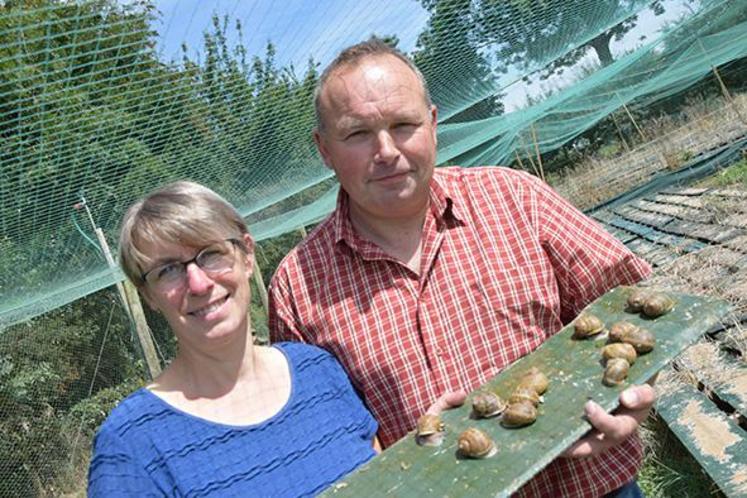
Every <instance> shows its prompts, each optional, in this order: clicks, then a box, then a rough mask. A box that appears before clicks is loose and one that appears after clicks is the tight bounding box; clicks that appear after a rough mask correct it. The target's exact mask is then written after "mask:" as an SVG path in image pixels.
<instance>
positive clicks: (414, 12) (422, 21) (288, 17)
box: [154, 0, 428, 69]
mask: <svg viewBox="0 0 747 498" xmlns="http://www.w3.org/2000/svg"><path fill="white" fill-rule="evenodd" d="M155 3H156V6H157V9H158V10H159V11H160V12H161V14H162V15H161V16H160V19H159V20H158V21H157V22H156V23H155V25H154V27H155V29H156V30H157V31H158V33H159V37H158V42H159V46H158V48H159V50H160V53H161V58H162V59H163V60H167V61H168V60H172V59H180V58H181V51H180V45H181V43H182V42H186V43H187V46H188V47H190V54H191V55H193V56H195V55H196V54H197V48H198V47H200V46H201V45H202V36H203V32H204V31H205V30H206V29H209V28H210V26H211V22H212V21H211V17H212V15H213V13H217V14H218V15H219V16H221V17H222V16H223V15H226V14H227V15H228V16H229V18H230V19H232V20H235V19H238V20H240V21H241V23H242V29H243V32H244V37H243V40H242V41H243V44H244V46H245V47H246V48H247V51H248V53H250V54H254V55H260V56H262V55H263V54H264V52H265V47H266V46H267V42H268V41H272V42H273V44H274V45H275V46H276V48H277V55H276V60H277V62H278V65H280V66H283V65H286V64H287V63H289V62H290V63H293V64H294V66H295V67H296V68H298V69H303V68H305V67H306V63H307V60H308V57H309V55H313V57H314V59H315V60H316V61H317V62H321V63H322V65H324V64H326V63H327V62H329V61H331V60H332V58H333V57H334V55H335V54H336V52H337V51H339V49H340V48H342V47H344V46H347V45H350V44H353V43H356V42H359V41H362V40H364V39H366V38H368V37H369V36H370V35H371V34H373V33H376V34H378V35H387V34H397V35H398V36H399V38H400V45H399V47H400V48H401V49H403V50H404V51H406V52H409V51H411V50H412V49H413V48H414V47H415V42H416V39H417V35H418V34H419V33H420V32H421V31H422V30H423V29H424V28H425V25H426V23H427V21H428V12H427V11H425V10H424V9H423V8H422V7H421V6H420V2H418V1H416V0H377V1H375V2H366V1H362V0H275V1H272V0H156V2H155ZM233 24H234V21H230V22H229V26H230V29H229V35H230V38H229V41H232V42H235V41H236V39H237V37H236V31H235V29H233Z"/></svg>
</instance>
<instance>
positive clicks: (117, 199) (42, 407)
mask: <svg viewBox="0 0 747 498" xmlns="http://www.w3.org/2000/svg"><path fill="white" fill-rule="evenodd" d="M372 34H375V35H377V36H379V37H380V38H383V39H384V40H386V41H387V42H389V43H392V44H396V45H397V47H398V48H400V49H401V50H402V51H403V52H405V53H407V54H408V55H409V56H411V57H412V59H413V60H414V62H415V63H416V64H417V66H418V67H419V68H420V69H421V71H422V72H423V74H424V75H425V77H426V79H427V81H428V84H429V88H430V92H431V95H432V98H433V101H434V103H435V104H436V105H437V106H438V117H439V125H438V134H439V136H438V163H439V164H440V165H447V164H457V165H462V166H467V167H469V166H473V165H498V164H502V165H509V164H510V165H513V166H514V167H520V168H526V169H528V170H529V169H534V168H541V167H542V165H541V163H540V162H539V158H538V157H537V156H543V157H547V156H548V155H549V156H552V155H553V154H557V155H558V156H559V155H560V154H561V152H562V151H567V150H581V151H582V152H583V149H584V147H586V146H587V145H588V143H589V141H590V140H591V141H593V140H595V138H594V135H593V133H595V130H598V129H600V128H602V127H603V126H606V127H607V128H605V130H606V131H605V133H607V132H609V131H610V130H612V132H610V133H620V136H623V133H622V132H623V131H625V132H626V133H627V134H628V136H630V135H639V136H640V137H641V138H642V139H645V138H646V137H648V138H651V136H652V134H650V132H649V130H646V129H632V127H631V121H632V120H630V121H629V120H627V118H626V123H627V124H624V123H622V124H621V123H618V121H619V120H614V119H610V117H611V118H614V116H615V113H616V114H617V115H618V116H625V115H631V114H636V113H638V114H641V113H645V112H646V111H647V109H649V108H651V107H652V106H654V105H657V104H660V103H662V102H666V101H667V99H670V100H672V99H678V98H682V97H681V95H682V92H683V91H690V90H692V89H693V88H697V85H701V84H703V82H704V81H707V80H706V78H710V83H709V84H710V85H711V86H714V87H715V85H716V83H715V80H714V79H713V75H714V74H719V73H717V72H716V69H715V68H718V69H719V70H720V71H721V72H722V74H724V75H725V77H731V79H732V81H737V82H743V81H745V80H747V78H744V75H743V74H741V75H740V74H738V72H739V71H744V68H745V67H747V64H745V55H747V2H744V1H736V0H655V1H653V2H652V1H651V0H645V1H644V0H616V1H612V0H562V1H561V0H541V1H540V0H538V1H527V0H420V1H414V0H410V1H403V0H382V1H380V2H361V1H360V0H335V1H328V2H316V1H311V0H288V1H284V2H273V1H269V0H255V1H251V2H243V1H238V0H237V1H230V2H227V1H223V2H219V1H218V0H211V1H208V0H200V1H199V2H198V1H197V0H183V1H182V0H180V1H179V2H171V1H167V0H159V1H155V0H153V1H149V0H128V1H121V0H75V1H69V0H4V1H3V0H0V454H2V455H3V457H4V458H3V459H2V461H1V462H0V498H1V497H3V496H32V495H44V496H53V495H59V494H75V493H76V492H77V493H82V488H83V487H84V483H85V472H86V468H87V460H86V459H87V455H88V454H89V451H90V440H91V436H92V434H93V432H94V431H95V429H96V427H98V425H99V424H100V423H101V421H102V420H103V419H104V417H105V416H106V414H107V413H108V411H109V410H110V409H111V408H112V407H113V406H114V405H115V404H116V403H117V401H118V400H120V399H121V398H122V397H123V396H124V395H126V394H127V393H129V392H131V391H132V390H133V389H134V388H135V387H137V386H138V385H140V384H141V383H142V382H143V381H144V380H145V379H147V378H148V377H149V376H150V375H151V374H152V372H153V370H152V368H150V370H149V367H151V366H152V365H151V361H152V360H149V359H148V356H147V354H143V352H142V351H141V350H140V345H139V344H140V341H138V340H136V330H135V329H134V328H133V324H132V321H131V320H130V318H129V316H128V314H127V312H125V310H124V308H123V305H122V302H123V300H122V299H121V294H120V293H121V292H124V291H123V290H122V289H119V290H116V289H115V288H114V287H112V285H113V284H115V283H118V282H120V281H121V280H122V279H123V275H122V273H121V272H120V270H118V269H117V268H116V267H115V266H114V262H113V261H111V260H107V253H106V249H105V245H106V244H105V241H107V240H108V241H109V244H111V245H112V247H111V249H112V252H114V253H116V249H117V248H116V247H115V244H116V239H117V230H118V224H119V221H120V219H121V217H122V215H123V213H124V211H125V210H126V209H127V207H128V206H129V205H130V204H131V203H132V202H133V201H134V200H136V199H137V198H139V197H141V196H143V195H144V194H146V193H147V192H150V191H152V190H153V189H155V188H156V187H158V186H160V185H163V184H164V183H167V182H169V181H175V180H181V179H190V180H193V181H197V182H200V183H203V184H205V185H207V186H209V187H211V188H212V189H214V190H216V191H217V192H219V193H220V194H222V195H223V196H224V197H226V198H227V199H228V200H229V201H230V202H231V203H233V204H234V205H235V206H237V208H238V209H239V211H240V213H241V214H242V215H243V216H245V217H246V218H247V220H248V221H249V223H250V229H251V231H252V233H253V235H254V236H255V238H256V239H257V240H259V241H262V240H266V239H269V238H271V237H276V236H280V235H284V234H289V233H291V232H293V231H294V230H296V229H298V228H300V227H305V226H307V225H310V224H313V223H315V222H317V221H319V220H321V219H323V218H324V217H325V216H326V215H327V214H328V213H329V212H330V211H331V210H332V209H333V208H334V205H335V200H336V196H337V192H338V186H337V184H336V181H335V180H334V178H333V175H332V173H331V171H330V170H329V169H327V168H326V167H325V166H324V165H323V164H322V162H321V160H320V158H319V156H318V154H317V152H316V149H315V146H314V143H313V140H312V134H311V132H312V129H313V127H314V125H315V117H314V107H313V102H312V97H313V93H314V88H315V86H316V84H317V81H318V78H319V75H320V73H321V71H322V68H323V67H324V66H325V65H326V64H328V63H329V62H330V61H331V60H332V59H333V58H334V57H335V55H336V54H337V53H338V52H339V51H340V50H341V49H342V48H344V47H345V46H348V45H350V44H353V43H356V42H359V41H362V40H364V39H367V38H368V37H369V36H370V35H372ZM718 81H719V82H720V84H721V85H722V86H723V82H722V81H721V80H720V78H719V80H718ZM742 87H744V85H742ZM724 93H725V92H724ZM743 97H744V96H740V97H739V98H742V99H743ZM727 111H728V112H727ZM727 111H724V112H723V113H721V111H718V112H719V116H718V118H719V120H724V119H726V118H727V117H728V121H730V122H732V121H733V122H741V123H743V124H744V126H743V127H739V126H737V127H736V128H734V127H732V128H734V129H733V130H731V129H730V131H728V133H729V135H728V137H731V138H734V137H736V136H739V135H743V134H744V129H745V128H744V127H745V126H747V122H745V116H744V115H743V114H744V112H743V114H740V115H734V116H732V114H734V113H737V114H738V113H739V107H738V106H731V107H730V108H729V109H728V110H727ZM710 112H711V114H713V112H714V111H712V110H711V111H710ZM708 119H712V118H710V117H709V118H708ZM612 124H614V125H615V126H616V127H617V128H618V129H617V131H615V129H614V128H611V126H612ZM633 124H635V122H634V121H633ZM621 126H622V127H626V126H627V130H621V129H620V127H621ZM740 126H741V125H740ZM635 127H636V128H637V127H638V125H637V124H635ZM724 136H727V135H724ZM731 138H729V139H731ZM690 139H691V138H688V140H690ZM718 140H723V137H721V138H718ZM623 142H624V139H623ZM596 145H598V144H596ZM625 146H626V147H627V144H626V145H625ZM656 148H657V147H656V146H655V145H651V144H649V149H646V151H645V152H646V154H645V155H641V157H644V158H648V157H654V158H656V157H657V156H656V154H660V151H658V150H654V151H653V152H651V150H650V149H656ZM709 148H710V146H709ZM641 149H643V147H641ZM631 157H632V155H631ZM535 158H536V159H535ZM647 160H648V159H644V160H642V161H643V162H645V161H647ZM611 164H612V163H611ZM618 164H619V165H621V166H620V167H621V168H623V167H624V168H628V166H629V165H626V164H624V161H623V160H622V159H620V162H618V163H614V164H613V166H614V167H617V166H615V165H618ZM628 169H629V170H630V171H629V173H631V174H632V173H635V174H636V175H637V176H636V181H637V179H638V177H643V176H646V175H649V173H650V171H651V168H648V167H646V166H645V165H644V166H642V167H640V168H632V167H630V168H628ZM633 170H635V171H633ZM541 171H542V170H541V169H540V172H541ZM641 172H643V173H641ZM606 174H607V176H606V177H605V178H614V179H616V180H626V179H627V178H628V176H630V175H616V174H615V173H614V172H610V171H607V172H606ZM626 181H627V180H626ZM605 183H606V184H612V183H614V182H613V181H612V180H610V181H605ZM633 183H634V180H630V182H628V183H625V185H626V187H624V188H628V186H630V185H631V184H633ZM569 188H570V186H568V185H566V191H568V190H567V189H569ZM590 188H591V189H594V190H601V186H599V185H596V184H595V185H593V186H592V187H590ZM597 200H598V199H597ZM294 236H295V234H294ZM291 238H292V236H291V235H287V237H286V238H285V239H283V240H284V243H286V244H285V245H288V244H287V242H288V241H289V240H290V239H291ZM296 240H298V239H296ZM291 242H292V241H291ZM265 245H266V246H268V247H267V248H265V249H264V250H265V251H267V252H270V251H273V250H274V251H276V252H279V251H280V250H279V249H277V248H270V247H269V246H271V244H269V243H268V244H265ZM283 247H285V246H283ZM280 256H281V255H278V254H273V256H272V257H273V258H274V259H276V260H277V259H279V257H280ZM265 278H267V275H266V276H265ZM259 287H261V286H259ZM84 296H87V297H86V299H79V298H81V297H84ZM252 306H253V308H252V313H254V312H255V311H256V309H255V308H257V309H259V308H260V306H259V305H258V304H256V303H255V304H253V305H252ZM146 313H148V310H147V309H146ZM253 316H256V315H253ZM159 320H160V322H159ZM255 321H256V322H257V324H255V332H256V331H257V330H258V329H259V328H260V327H261V326H260V325H259V322H262V321H263V320H255ZM265 322H266V320H265ZM148 323H149V324H150V326H151V329H152V334H153V336H154V337H153V339H154V342H155V350H156V352H157V354H158V356H159V357H160V360H162V361H163V360H165V359H167V358H169V357H171V356H172V355H173V354H174V351H175V344H174V338H173V336H172V334H171V333H170V332H169V331H168V327H167V326H166V325H165V323H164V322H163V319H162V318H159V317H158V316H156V315H149V316H148ZM264 334H265V335H266V324H265V325H264ZM258 335H261V334H258ZM142 340H143V339H142V337H141V341H142ZM145 349H146V347H145V346H143V350H145ZM157 362H158V360H156V363H157ZM146 363H147V365H146ZM148 372H150V373H148Z"/></svg>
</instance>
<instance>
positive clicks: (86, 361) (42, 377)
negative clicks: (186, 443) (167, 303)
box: [0, 290, 140, 496]
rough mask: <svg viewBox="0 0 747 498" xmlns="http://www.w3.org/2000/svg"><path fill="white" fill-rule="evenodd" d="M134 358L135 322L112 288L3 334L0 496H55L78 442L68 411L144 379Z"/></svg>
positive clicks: (0, 355) (0, 357)
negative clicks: (52, 485) (54, 482)
mask: <svg viewBox="0 0 747 498" xmlns="http://www.w3.org/2000/svg"><path fill="white" fill-rule="evenodd" d="M105 338H106V340H105ZM133 354H134V352H133V345H132V343H131V340H130V331H129V323H128V321H127V318H126V316H124V314H123V313H122V311H121V310H120V309H119V308H118V305H117V303H116V294H115V293H113V292H112V291H110V290H107V291H103V292H101V293H98V294H94V295H91V296H89V297H88V298H87V299H85V300H81V301H77V302H76V303H74V304H73V305H71V306H67V307H65V308H60V309H58V310H56V311H54V312H52V313H48V314H47V315H44V316H42V317H39V318H37V319H34V320H30V321H28V322H26V323H23V324H20V325H16V326H14V327H10V328H8V329H7V330H5V331H3V333H2V336H0V415H1V416H0V452H2V454H3V459H2V463H0V475H2V477H3V480H2V484H1V485H0V496H30V495H35V494H39V493H42V492H43V490H44V489H47V491H51V490H49V489H48V488H47V486H48V485H49V482H50V479H52V478H54V477H56V476H60V475H61V474H63V473H64V472H65V471H66V470H67V468H68V467H67V465H68V464H69V458H70V454H71V449H72V447H71V444H72V443H73V441H74V440H75V432H74V430H73V429H74V427H73V426H71V425H70V424H69V423H68V417H69V414H68V411H69V410H71V408H72V409H73V410H72V411H71V412H70V413H73V412H74V411H75V409H74V408H73V407H74V406H75V405H77V404H78V403H81V402H82V401H84V400H86V399H87V398H88V396H89V394H90V393H91V392H94V393H95V392H97V391H98V390H100V389H102V388H107V387H109V386H116V385H118V384H120V383H122V382H123V381H125V380H126V379H131V378H139V377H140V370H139V369H137V368H136V366H137V363H136V362H134V361H133ZM95 399H97V398H95V397H94V398H90V399H88V400H87V401H85V402H86V403H89V405H90V403H95V401H91V400H95ZM87 430H89V431H90V425H89V426H87Z"/></svg>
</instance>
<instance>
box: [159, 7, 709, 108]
mask: <svg viewBox="0 0 747 498" xmlns="http://www.w3.org/2000/svg"><path fill="white" fill-rule="evenodd" d="M693 3H697V0H663V5H664V7H665V9H666V10H665V13H664V14H663V15H660V16H654V15H653V14H652V12H651V11H650V10H648V9H645V10H643V11H641V12H640V13H639V16H638V17H639V18H638V24H637V26H636V27H635V28H634V29H633V30H631V31H630V32H629V33H628V34H627V35H626V36H625V37H624V39H623V40H621V41H613V42H612V43H611V50H612V53H613V55H614V56H615V57H618V56H620V55H622V54H623V53H624V52H626V51H629V50H632V49H634V48H636V47H638V46H641V45H643V44H646V43H649V42H651V41H652V40H654V39H655V38H656V32H657V30H659V29H660V28H661V27H662V26H664V25H666V24H667V23H670V22H672V21H675V20H677V19H679V18H680V17H681V16H683V15H686V14H687V13H688V12H689V8H690V7H691V6H692V4H693ZM155 4H156V7H157V9H158V11H159V12H160V16H159V18H158V19H157V20H156V22H155V23H154V26H153V27H154V28H155V30H156V31H157V32H158V33H159V36H158V50H159V53H160V57H161V59H162V60H164V61H171V60H180V59H181V49H180V46H181V44H182V43H183V42H184V43H186V44H187V46H188V47H189V54H190V56H191V57H192V58H193V59H199V57H200V55H199V48H200V47H201V46H202V38H203V33H204V32H205V31H206V30H208V29H210V27H211V22H212V21H211V17H212V15H213V14H214V13H217V14H218V15H219V16H220V17H222V16H224V15H228V16H229V19H231V21H230V22H229V29H228V40H229V45H231V46H233V45H234V44H235V43H236V42H237V41H238V40H237V38H238V37H237V33H236V30H235V29H234V23H235V20H236V19H238V20H240V21H241V23H242V30H243V39H242V40H241V41H242V43H243V45H244V46H245V47H246V48H247V51H248V53H249V54H250V55H258V56H260V57H263V56H264V53H265V48H266V46H267V43H268V42H269V41H272V43H273V44H274V45H275V47H276V50H277V53H276V56H275V58H276V62H277V66H278V67H283V66H286V65H288V64H290V63H292V64H293V66H294V67H295V69H296V74H297V75H299V76H301V75H302V74H303V72H304V70H305V68H306V64H307V61H308V58H309V56H310V55H311V56H313V57H314V59H315V61H316V62H318V63H320V64H321V66H322V67H323V66H324V65H326V63H328V62H329V61H331V60H332V58H333V57H334V56H335V55H336V53H337V52H338V51H339V50H340V49H341V48H343V47H345V46H347V45H350V44H353V43H356V42H358V41H362V40H364V39H366V38H368V37H369V36H370V35H371V34H374V33H375V34H378V35H389V34H394V35H397V36H398V37H399V39H400V44H399V48H400V49H402V50H403V51H404V52H411V51H412V50H413V49H414V48H415V44H416V41H417V37H418V35H419V34H420V33H421V32H422V31H423V30H424V29H425V27H426V25H427V23H428V16H429V14H428V12H427V11H425V10H424V9H423V8H422V6H421V5H420V2H419V1H418V0H377V1H375V2H374V1H368V2H367V1H364V0H155ZM595 61H596V56H595V55H594V53H593V51H591V50H590V51H589V53H588V54H587V56H586V57H585V58H584V59H582V61H580V63H579V65H578V66H583V65H588V64H590V63H594V62H595ZM575 74H576V72H575V71H574V70H572V69H571V70H568V71H565V72H564V74H563V75H561V76H558V77H553V78H551V79H549V80H545V81H542V82H539V81H536V78H535V81H534V82H533V83H532V84H530V85H528V84H527V83H526V82H525V81H522V80H521V76H523V75H516V76H515V77H513V78H512V77H510V72H509V78H508V80H509V81H515V82H514V83H513V84H511V85H510V86H508V87H507V88H505V89H504V93H505V94H506V96H505V97H504V104H505V106H506V111H507V112H510V111H513V110H516V109H519V108H521V107H523V106H525V105H526V102H527V96H536V95H538V94H540V93H543V92H547V91H548V90H549V89H557V88H562V87H564V86H567V85H569V84H572V83H573V81H574V80H575V78H576V77H575ZM504 81H505V80H504Z"/></svg>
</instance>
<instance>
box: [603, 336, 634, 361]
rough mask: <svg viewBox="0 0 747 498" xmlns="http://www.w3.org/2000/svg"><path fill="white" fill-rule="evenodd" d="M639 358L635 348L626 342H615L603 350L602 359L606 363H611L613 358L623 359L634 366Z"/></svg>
mask: <svg viewBox="0 0 747 498" xmlns="http://www.w3.org/2000/svg"><path fill="white" fill-rule="evenodd" d="M637 356H638V355H637V354H636V352H635V348H634V347H633V346H631V345H630V344H628V343H626V342H615V343H612V344H607V345H606V346H605V347H603V348H602V357H603V358H604V360H605V361H609V360H611V359H613V358H622V359H624V360H625V361H627V362H628V363H629V364H630V365H632V364H633V363H635V359H636V357H637Z"/></svg>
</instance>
